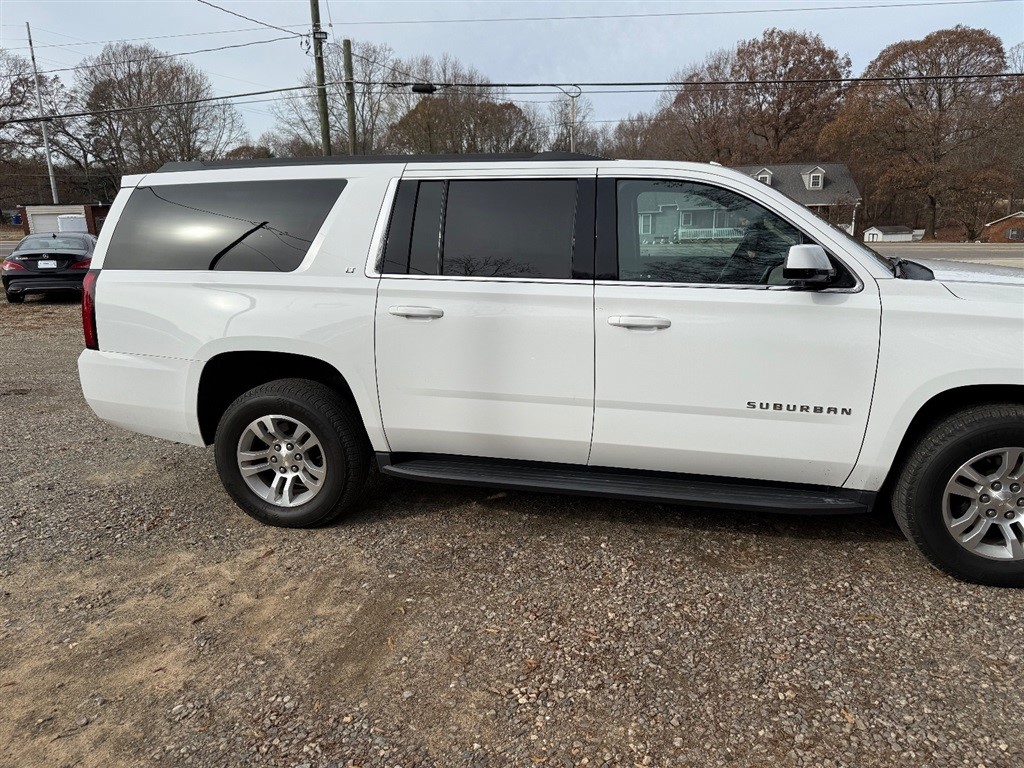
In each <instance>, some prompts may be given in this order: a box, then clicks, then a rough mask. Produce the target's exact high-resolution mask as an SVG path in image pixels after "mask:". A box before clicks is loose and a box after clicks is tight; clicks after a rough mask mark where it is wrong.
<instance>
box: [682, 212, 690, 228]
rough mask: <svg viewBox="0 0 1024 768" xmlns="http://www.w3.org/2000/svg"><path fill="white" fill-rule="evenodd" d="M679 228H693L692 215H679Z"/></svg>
mask: <svg viewBox="0 0 1024 768" xmlns="http://www.w3.org/2000/svg"><path fill="white" fill-rule="evenodd" d="M679 226H681V227H692V226H693V214H692V213H680V214H679Z"/></svg>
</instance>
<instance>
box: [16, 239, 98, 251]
mask: <svg viewBox="0 0 1024 768" xmlns="http://www.w3.org/2000/svg"><path fill="white" fill-rule="evenodd" d="M14 250H16V251H87V250H89V245H88V243H86V241H85V240H83V239H82V238H81V237H54V236H52V235H29V236H28V237H26V238H25V239H23V240H22V241H21V242H20V243H18V247H17V248H15V249H14Z"/></svg>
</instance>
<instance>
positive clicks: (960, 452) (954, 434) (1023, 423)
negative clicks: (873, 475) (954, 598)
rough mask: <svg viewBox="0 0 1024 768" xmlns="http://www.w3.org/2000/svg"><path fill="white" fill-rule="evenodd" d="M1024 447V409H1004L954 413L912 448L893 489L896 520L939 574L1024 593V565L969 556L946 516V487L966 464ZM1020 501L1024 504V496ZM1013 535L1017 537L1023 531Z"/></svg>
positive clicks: (1012, 406)
mask: <svg viewBox="0 0 1024 768" xmlns="http://www.w3.org/2000/svg"><path fill="white" fill-rule="evenodd" d="M1022 446H1024V406H1021V405H1016V404H1009V403H1006V404H991V405H978V406H974V407H971V408H967V409H965V410H962V411H959V412H957V413H954V414H952V415H950V416H948V417H946V418H944V419H943V420H942V421H940V422H939V423H937V424H935V425H934V426H933V427H931V428H930V429H929V430H928V431H927V432H926V433H925V434H924V436H923V437H922V438H921V439H920V441H919V442H918V444H917V445H916V446H915V447H914V448H913V450H912V451H911V453H910V454H909V456H908V457H907V459H906V461H905V462H904V464H903V466H902V468H901V470H900V472H899V474H898V475H897V478H896V482H895V484H894V486H893V492H892V508H893V514H894V516H895V517H896V522H897V524H898V525H899V527H900V529H901V530H902V531H903V533H904V534H906V536H907V538H908V539H910V540H911V541H912V542H913V543H914V544H915V545H916V546H917V548H918V549H920V550H921V552H922V553H923V554H924V555H925V556H926V557H927V558H928V559H929V560H930V561H931V562H932V564H933V565H935V566H936V567H937V568H939V569H941V570H943V571H945V572H946V573H949V574H952V575H953V576H956V577H958V578H960V579H963V580H964V581H970V582H974V583H976V584H985V585H988V586H994V587H1024V559H1018V560H996V559H992V558H989V557H984V556H982V555H979V554H977V553H975V552H972V551H971V550H968V549H967V548H966V547H965V546H963V545H961V544H960V543H959V542H958V541H957V540H956V539H955V538H954V536H953V534H952V533H951V532H950V530H949V529H948V528H947V526H946V523H945V520H944V519H943V511H942V504H943V497H944V492H945V488H946V484H947V483H948V482H949V481H950V479H951V478H952V477H953V475H954V473H956V472H957V471H958V469H959V468H960V467H961V466H962V465H963V464H964V463H965V462H968V461H970V460H971V459H972V458H974V457H976V456H980V455H981V454H983V453H985V452H986V451H992V450H995V449H998V448H1009V447H1022ZM983 490H984V489H983ZM1014 496H1015V497H1016V496H1018V494H1014ZM1019 497H1020V498H1024V491H1022V492H1020V493H1019ZM1010 512H1015V514H1016V517H1015V518H1014V519H1016V520H1018V521H1019V520H1020V517H1021V515H1022V514H1024V509H1022V508H1021V507H1015V509H1014V510H1008V511H1006V512H1004V514H1010ZM1011 529H1013V530H1016V531H1018V532H1019V531H1020V530H1021V526H1020V525H1019V524H1014V526H1011ZM1018 537H1019V533H1018ZM1018 540H1019V538H1018Z"/></svg>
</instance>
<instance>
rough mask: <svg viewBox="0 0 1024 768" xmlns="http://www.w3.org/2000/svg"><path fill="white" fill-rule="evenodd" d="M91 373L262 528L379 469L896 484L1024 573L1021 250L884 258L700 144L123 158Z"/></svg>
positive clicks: (600, 485) (763, 500) (686, 483)
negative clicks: (638, 155) (196, 451)
mask: <svg viewBox="0 0 1024 768" xmlns="http://www.w3.org/2000/svg"><path fill="white" fill-rule="evenodd" d="M92 265H93V269H92V270H91V271H90V272H89V273H88V275H87V278H86V284H85V294H84V300H83V322H84V326H85V336H86V346H87V349H86V350H85V351H84V352H83V353H82V355H81V358H80V360H79V372H80V376H81V383H82V388H83V391H84V394H85V398H86V400H87V401H88V403H89V405H90V406H91V407H92V409H93V410H94V411H95V412H96V414H97V415H98V416H99V417H100V418H102V419H105V420H107V421H109V422H111V423H113V424H116V425H119V426H121V427H124V428H126V429H130V430H134V431H137V432H142V433H144V434H148V435H154V436H156V437H160V438H165V439H168V440H174V441H178V442H182V443H188V444H191V445H199V446H205V445H211V444H212V445H213V446H214V451H215V455H216V463H217V467H218V470H219V472H220V476H221V478H222V480H223V483H224V486H225V487H226V489H227V491H228V492H229V493H230V495H231V496H232V498H233V499H234V500H235V501H236V502H237V503H238V505H239V506H240V507H241V508H242V509H244V510H245V511H246V512H247V513H249V514H250V515H252V516H253V517H255V518H257V519H259V520H261V521H263V522H265V523H269V524H272V525H281V526H312V525H317V524H321V523H324V522H326V521H328V520H331V519H333V518H335V517H336V516H338V515H339V514H341V513H343V512H345V511H346V510H347V509H349V508H351V507H352V505H354V504H355V503H356V502H357V500H358V499H359V496H360V493H361V491H362V489H363V486H364V483H365V481H366V478H367V475H368V473H369V472H370V470H371V465H372V462H373V460H374V458H375V460H376V464H377V466H378V467H379V469H380V471H381V472H384V473H386V474H389V475H394V476H397V477H404V478H410V479H417V480H429V481H440V482H446V483H466V484H478V485H493V486H503V487H508V488H520V489H530V490H538V491H547V492H558V493H574V494H590V495H595V496H612V497H618V498H628V499H641V500H648V501H655V502H679V503H685V504H694V505H700V506H703V507H718V508H723V509H738V508H748V509H760V510H776V511H779V512H789V513H794V512H796V513H826V514H827V513H849V512H857V511H866V510H868V509H870V508H871V506H872V504H873V503H874V501H875V499H876V497H877V496H879V494H882V498H883V499H885V500H887V501H888V500H891V503H892V506H893V510H894V513H895V516H896V519H897V520H898V522H899V525H900V527H901V528H902V529H903V531H904V532H905V533H906V535H907V536H908V538H909V539H910V540H911V541H913V542H914V544H916V545H917V546H918V547H919V548H920V550H921V551H922V552H923V553H924V554H925V555H926V556H927V557H928V558H929V559H930V560H931V562H932V563H934V564H935V565H936V566H938V567H939V568H942V569H944V570H946V571H947V572H949V573H952V574H954V575H956V576H958V577H960V578H963V579H966V580H970V581H975V582H979V583H983V584H990V585H1003V586H1016V587H1021V586H1024V489H1022V485H1024V272H1022V271H1019V270H1014V269H1009V268H1003V269H1000V268H996V267H983V266H970V265H966V264H956V263H923V262H922V263H915V262H908V261H904V260H899V259H896V260H891V259H886V258H883V257H881V256H879V255H877V254H876V253H875V252H873V251H871V250H870V249H868V248H867V247H865V246H864V245H862V244H861V243H859V242H856V241H854V240H852V239H850V238H849V237H848V236H847V235H846V234H845V233H843V232H841V231H840V230H838V229H835V228H833V227H832V226H830V225H829V224H828V223H826V222H825V221H823V220H822V219H820V218H819V217H818V216H816V215H815V214H813V213H812V212H811V211H809V210H808V209H806V208H804V207H802V206H800V205H798V204H796V203H795V202H793V201H792V200H790V199H788V198H786V197H784V196H783V195H781V194H780V193H778V192H776V191H774V190H773V189H772V188H770V187H769V186H766V185H765V184H763V183H760V182H758V181H757V180H755V179H753V178H749V177H747V176H745V175H742V174H740V173H737V172H734V171H730V170H727V169H725V168H722V167H718V166H715V165H701V164H689V163H672V162H654V161H614V160H604V159H601V158H596V157H589V156H585V155H570V154H551V153H547V154H541V155H534V156H495V157H480V156H475V157H474V156H465V157H454V158H453V157H448V158H442V157H434V158H431V157H422V158H416V157H405V158H403V157H390V158H388V157H382V158H328V159H323V160H317V159H305V160H278V161H274V160H268V161H248V162H241V163H219V162H210V163H204V162H198V163H177V164H171V165H169V166H165V167H164V168H162V169H161V170H160V171H159V172H157V173H153V174H149V175H146V176H133V177H125V178H124V180H123V187H122V190H121V192H120V193H119V194H118V196H117V199H116V200H115V202H114V205H113V208H112V209H111V211H110V215H109V218H108V219H107V222H106V226H105V227H104V229H103V234H102V236H101V237H100V241H99V244H98V247H97V249H96V253H95V255H94V257H93V261H92Z"/></svg>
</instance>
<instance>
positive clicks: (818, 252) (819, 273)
mask: <svg viewBox="0 0 1024 768" xmlns="http://www.w3.org/2000/svg"><path fill="white" fill-rule="evenodd" d="M782 276H783V277H784V278H785V279H786V280H797V281H799V282H801V283H810V284H813V285H826V284H828V283H829V282H831V281H832V278H834V277H835V276H836V270H835V267H833V266H832V262H831V261H829V259H828V254H827V253H825V249H824V248H822V247H821V246H820V245H793V246H790V248H789V254H788V255H787V256H786V263H785V264H783V266H782Z"/></svg>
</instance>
